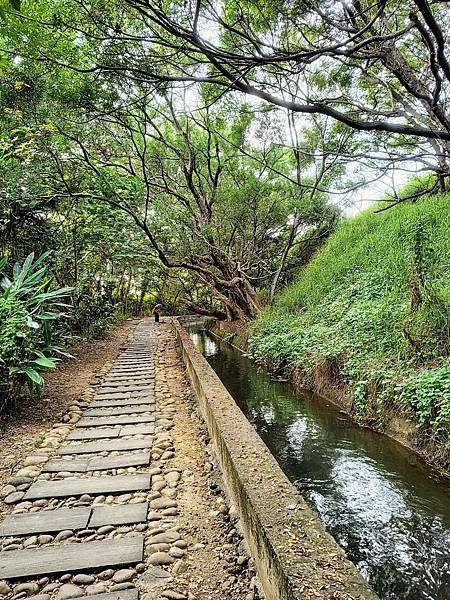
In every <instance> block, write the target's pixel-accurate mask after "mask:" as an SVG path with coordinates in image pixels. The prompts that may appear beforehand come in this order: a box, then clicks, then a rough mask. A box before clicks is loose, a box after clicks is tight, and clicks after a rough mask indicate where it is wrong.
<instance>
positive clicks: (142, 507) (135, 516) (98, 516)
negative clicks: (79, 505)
mask: <svg viewBox="0 0 450 600" xmlns="http://www.w3.org/2000/svg"><path fill="white" fill-rule="evenodd" d="M147 512H148V503H147V502H142V503H140V504H116V505H109V504H105V505H104V506H96V507H95V508H94V509H93V511H92V516H91V518H90V520H89V524H88V527H89V529H90V528H92V527H103V525H132V524H134V523H144V522H145V521H147Z"/></svg>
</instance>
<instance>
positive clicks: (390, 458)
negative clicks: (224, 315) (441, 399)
mask: <svg viewBox="0 0 450 600" xmlns="http://www.w3.org/2000/svg"><path fill="white" fill-rule="evenodd" d="M192 338H193V340H194V343H195V344H196V345H197V347H198V348H199V349H200V350H201V351H202V352H203V353H204V355H205V356H206V357H207V358H208V361H209V362H210V364H211V366H212V367H213V368H214V369H215V371H216V372H217V373H218V375H219V377H220V378H221V379H222V381H223V382H224V384H225V386H226V387H227V388H228V390H229V391H230V393H231V394H232V395H233V397H234V398H235V399H236V402H237V403H238V404H239V406H240V408H241V409H242V410H243V411H244V413H245V414H246V415H247V418H248V419H249V420H250V422H251V423H252V424H253V425H254V427H255V428H256V430H257V431H258V433H259V434H260V436H261V437H262V438H263V440H264V441H265V443H266V444H267V445H268V447H269V448H270V450H271V451H272V453H273V455H274V456H275V458H276V459H277V460H278V462H279V463H280V465H281V467H282V469H283V470H284V472H285V473H286V475H287V476H288V477H289V478H290V479H291V481H292V482H293V483H294V485H295V486H296V487H297V488H298V489H299V491H300V492H301V493H302V495H303V496H304V497H305V499H306V500H307V501H308V502H309V503H310V504H311V506H312V507H313V508H314V509H315V510H316V512H317V513H318V514H319V516H320V518H321V519H322V521H323V522H324V523H325V525H326V527H327V529H328V530H329V531H330V533H331V534H332V535H333V536H334V538H335V539H336V540H337V542H338V543H339V544H340V545H341V546H342V547H343V548H344V549H345V550H346V552H347V554H348V556H349V558H350V559H351V560H352V561H353V562H354V563H355V564H356V565H357V567H358V568H359V570H360V572H361V573H362V574H363V575H364V577H366V578H367V579H368V580H369V581H370V583H371V585H372V586H373V587H374V589H375V590H376V591H377V592H378V594H379V596H380V598H382V599H386V600H450V566H449V548H450V502H449V498H450V490H449V486H448V485H446V484H444V483H443V482H440V481H438V480H437V479H436V478H435V477H434V476H433V473H432V471H431V470H430V469H428V468H427V467H426V466H425V465H424V464H422V463H421V461H418V460H417V457H415V455H414V454H412V453H411V452H409V451H408V450H406V449H405V448H403V447H401V446H399V445H398V444H396V443H395V442H392V441H391V440H389V439H388V438H386V437H384V436H380V435H377V434H375V433H372V432H370V431H367V430H364V429H361V428H359V427H356V426H355V425H354V423H353V422H352V421H350V420H349V419H348V418H347V417H346V416H345V415H343V414H342V413H340V412H339V411H338V410H337V409H336V408H335V407H334V406H332V405H330V404H329V403H327V402H325V401H323V400H321V399H317V398H314V397H310V396H308V395H302V396H300V397H299V396H298V395H295V394H294V393H293V391H292V389H291V388H290V387H289V385H287V384H281V383H279V382H275V381H272V380H271V379H270V377H269V376H268V375H267V374H265V373H262V372H260V371H258V370H257V369H256V368H255V366H254V365H253V364H252V362H251V361H250V360H249V359H247V358H245V357H244V356H242V355H241V354H240V353H239V352H238V351H237V350H236V349H234V348H232V347H230V346H228V345H223V346H221V347H220V348H219V346H218V344H217V342H216V340H214V339H213V338H211V337H210V336H209V335H208V334H206V333H205V332H197V333H194V334H192Z"/></svg>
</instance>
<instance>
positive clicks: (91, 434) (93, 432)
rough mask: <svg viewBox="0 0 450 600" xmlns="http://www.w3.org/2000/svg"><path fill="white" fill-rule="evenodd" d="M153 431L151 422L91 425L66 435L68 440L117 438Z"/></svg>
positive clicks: (147, 433) (153, 427) (151, 432)
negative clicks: (105, 426) (117, 425)
mask: <svg viewBox="0 0 450 600" xmlns="http://www.w3.org/2000/svg"><path fill="white" fill-rule="evenodd" d="M153 433H155V425H154V424H153V423H144V424H143V425H124V426H123V427H108V428H105V429H99V428H98V427H91V428H88V429H81V428H80V429H75V430H74V431H72V433H71V434H70V435H68V436H67V438H66V439H68V440H99V439H102V438H117V437H124V436H127V435H152V434H153Z"/></svg>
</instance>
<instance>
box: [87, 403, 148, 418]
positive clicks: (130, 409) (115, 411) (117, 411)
mask: <svg viewBox="0 0 450 600" xmlns="http://www.w3.org/2000/svg"><path fill="white" fill-rule="evenodd" d="M154 411H155V404H152V403H149V402H147V404H134V405H132V406H128V405H127V406H113V407H111V408H108V407H106V406H100V407H99V408H88V409H86V410H85V411H84V413H83V416H84V417H106V416H114V415H132V414H138V413H139V414H140V413H147V412H154Z"/></svg>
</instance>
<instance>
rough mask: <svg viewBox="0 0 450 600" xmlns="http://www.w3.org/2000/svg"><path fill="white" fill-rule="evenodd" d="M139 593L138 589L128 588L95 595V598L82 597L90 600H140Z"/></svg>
mask: <svg viewBox="0 0 450 600" xmlns="http://www.w3.org/2000/svg"><path fill="white" fill-rule="evenodd" d="M138 597H139V592H138V590H137V589H136V588H127V589H125V590H119V591H118V592H105V593H104V594H94V595H93V596H80V600H81V598H89V600H138Z"/></svg>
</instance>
